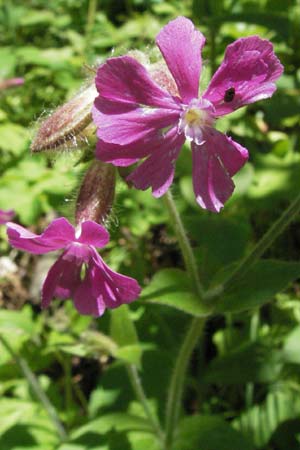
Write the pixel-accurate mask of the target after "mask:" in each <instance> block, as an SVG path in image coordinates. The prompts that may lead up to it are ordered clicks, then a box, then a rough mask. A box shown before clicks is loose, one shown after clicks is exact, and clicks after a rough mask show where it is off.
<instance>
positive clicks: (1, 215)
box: [0, 209, 16, 225]
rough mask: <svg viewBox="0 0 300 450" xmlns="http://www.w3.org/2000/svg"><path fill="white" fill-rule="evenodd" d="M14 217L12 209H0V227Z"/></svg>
mask: <svg viewBox="0 0 300 450" xmlns="http://www.w3.org/2000/svg"><path fill="white" fill-rule="evenodd" d="M15 215H16V213H15V211H14V210H13V209H9V210H7V211H4V210H3V209H0V225H4V224H5V223H7V222H9V221H10V220H12V219H13V218H14V216H15Z"/></svg>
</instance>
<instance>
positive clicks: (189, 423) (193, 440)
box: [174, 415, 254, 450]
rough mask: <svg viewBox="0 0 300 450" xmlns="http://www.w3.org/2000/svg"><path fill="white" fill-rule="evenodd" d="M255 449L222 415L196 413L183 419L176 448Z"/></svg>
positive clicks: (205, 449)
mask: <svg viewBox="0 0 300 450" xmlns="http://www.w3.org/2000/svg"><path fill="white" fill-rule="evenodd" d="M200 449H201V450H241V449H243V450H254V449H253V447H252V446H251V444H250V443H249V442H248V440H247V439H246V438H245V437H244V436H243V435H242V434H241V433H239V432H238V431H236V430H234V429H233V428H232V427H231V426H230V425H229V424H227V423H226V422H225V421H224V420H223V419H222V418H221V417H218V416H206V415H203V416H202V415H195V416H192V417H187V418H184V419H183V420H182V422H181V423H180V425H179V431H178V437H177V440H176V442H175V445H174V450H200Z"/></svg>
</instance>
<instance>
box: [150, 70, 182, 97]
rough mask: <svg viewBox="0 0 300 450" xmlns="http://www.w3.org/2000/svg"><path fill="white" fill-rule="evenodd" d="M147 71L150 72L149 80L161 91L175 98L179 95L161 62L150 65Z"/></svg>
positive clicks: (170, 76)
mask: <svg viewBox="0 0 300 450" xmlns="http://www.w3.org/2000/svg"><path fill="white" fill-rule="evenodd" d="M148 70H149V71H150V74H151V78H152V79H153V80H154V81H155V82H156V83H157V84H158V85H159V86H160V87H162V88H163V89H166V91H168V92H169V93H170V94H171V95H174V96H175V97H176V96H178V95H179V93H178V88H177V86H176V83H175V81H174V78H173V77H172V75H171V73H170V71H169V69H168V67H167V65H166V64H165V63H163V62H160V61H159V62H156V63H154V64H150V66H149V68H148Z"/></svg>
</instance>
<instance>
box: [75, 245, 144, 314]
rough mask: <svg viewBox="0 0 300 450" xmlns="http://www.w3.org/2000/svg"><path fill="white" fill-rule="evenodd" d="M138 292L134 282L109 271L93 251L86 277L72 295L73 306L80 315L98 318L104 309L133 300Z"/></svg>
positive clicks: (137, 286) (138, 288) (138, 287)
mask: <svg viewBox="0 0 300 450" xmlns="http://www.w3.org/2000/svg"><path fill="white" fill-rule="evenodd" d="M140 291H141V288H140V286H139V285H138V283H137V281H136V280H134V279H133V278H130V277H127V276H125V275H121V274H119V273H116V272H114V271H113V270H111V269H110V268H109V267H108V266H107V265H106V264H105V263H104V262H103V260H102V258H101V257H100V256H99V255H98V253H97V252H96V251H95V252H94V256H93V259H92V260H91V261H90V263H89V267H88V269H87V273H86V277H85V279H84V280H83V281H82V282H81V284H80V286H78V287H77V289H76V292H75V294H74V305H75V307H76V309H77V310H78V311H79V312H80V314H85V315H93V316H96V317H98V316H101V315H102V314H103V313H104V311H105V309H106V308H116V307H118V306H120V305H122V304H123V303H129V302H131V301H133V300H135V299H136V298H137V297H138V296H139V294H140Z"/></svg>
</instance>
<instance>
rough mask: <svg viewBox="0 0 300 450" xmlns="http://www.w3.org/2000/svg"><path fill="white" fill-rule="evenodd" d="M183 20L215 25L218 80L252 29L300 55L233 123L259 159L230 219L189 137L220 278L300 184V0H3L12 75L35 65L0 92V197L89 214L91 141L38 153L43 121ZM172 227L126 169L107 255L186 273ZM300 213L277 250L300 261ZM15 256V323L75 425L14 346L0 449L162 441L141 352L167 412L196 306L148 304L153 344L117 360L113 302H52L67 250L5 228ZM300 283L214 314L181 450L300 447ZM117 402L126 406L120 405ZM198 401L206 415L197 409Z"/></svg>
mask: <svg viewBox="0 0 300 450" xmlns="http://www.w3.org/2000/svg"><path fill="white" fill-rule="evenodd" d="M178 15H185V16H188V17H190V18H191V19H192V20H193V21H194V23H195V24H196V26H197V27H198V28H199V29H200V30H201V31H202V32H203V33H204V34H205V36H206V37H207V44H206V46H205V49H204V56H203V58H204V61H205V68H204V73H203V79H202V85H203V86H205V84H207V82H208V81H209V79H210V76H211V73H212V71H214V69H215V68H216V67H217V66H218V64H219V63H220V62H221V61H222V58H223V54H224V50H225V48H226V46H227V45H228V44H229V43H231V42H232V41H233V40H235V39H237V38H239V37H242V36H249V35H252V34H258V35H259V36H261V37H263V38H266V39H270V40H271V41H272V43H273V44H274V48H275V52H276V54H277V55H278V57H279V58H280V60H281V62H282V63H283V65H284V68H285V72H284V75H283V76H282V77H281V79H280V80H279V82H278V90H277V92H276V93H275V95H274V96H273V98H272V99H271V100H266V101H263V102H260V103H257V104H253V105H250V106H249V107H248V108H242V109H240V110H238V111H236V112H235V113H233V114H231V115H230V116H229V117H225V118H224V119H221V120H219V122H218V125H217V127H218V128H219V129H220V130H222V131H224V132H225V131H226V133H228V134H229V135H231V136H232V137H233V138H234V139H235V140H237V141H238V142H239V143H241V144H242V145H244V146H245V147H246V148H248V150H249V152H250V155H251V156H250V162H249V163H248V164H247V165H246V166H245V168H244V169H243V170H242V171H241V172H240V173H239V174H238V175H237V176H236V177H235V183H236V191H235V193H234V195H233V197H232V198H231V200H230V201H229V202H228V204H227V205H226V207H225V208H224V210H223V211H222V212H221V213H220V214H219V215H218V216H216V215H213V214H210V213H208V212H206V211H203V210H201V209H200V208H199V207H198V206H197V204H196V203H195V200H194V194H193V192H192V181H191V155H190V152H189V150H188V148H186V149H184V151H182V152H181V156H180V159H179V161H178V163H177V168H176V180H175V186H174V190H173V192H174V196H175V199H176V202H177V204H178V207H179V209H180V211H181V213H182V215H183V217H184V221H185V225H186V228H187V230H188V232H189V235H190V237H191V238H192V242H193V245H194V247H195V252H196V255H197V260H198V263H199V268H200V272H201V277H202V279H203V281H204V284H208V283H209V281H210V280H211V278H212V277H214V276H215V275H216V274H217V272H218V271H220V270H222V269H223V268H224V267H226V266H228V265H230V264H232V263H233V262H234V261H237V260H238V259H240V258H241V257H242V256H243V255H244V253H245V251H246V250H247V249H248V248H249V247H250V246H251V245H252V244H253V243H254V242H256V241H257V239H258V238H259V237H260V236H261V235H262V234H263V232H264V231H266V230H267V228H268V227H269V226H270V224H271V223H272V222H273V221H274V220H275V219H276V218H277V217H278V216H279V215H280V213H281V211H282V210H283V209H284V208H285V207H286V206H287V205H288V204H289V202H290V200H291V199H293V198H294V197H295V195H296V194H297V193H298V192H299V188H300V154H299V139H300V135H299V125H300V68H299V67H300V46H299V42H300V3H299V1H298V0H256V1H251V0H247V1H246V0H245V1H243V0H241V1H231V0H212V1H208V0H207V1H205V0H202V1H201V0H194V1H192V0H181V1H179V0H178V1H176V0H170V1H161V0H118V1H112V0H98V1H97V0H89V1H80V0H51V1H48V2H46V1H45V0H31V1H29V0H25V1H24V0H23V1H21V0H20V1H17V0H15V1H13V0H2V1H0V61H1V64H0V79H1V80H2V79H7V78H11V77H24V78H25V83H24V85H23V86H20V87H15V88H11V89H9V90H6V91H2V92H0V208H1V209H8V208H14V209H15V210H16V212H17V218H16V220H18V221H19V222H20V223H21V224H23V225H24V226H30V227H31V229H32V230H34V231H35V232H41V230H42V229H43V227H44V226H45V224H46V223H48V222H49V221H50V220H51V219H52V218H53V217H54V216H56V215H65V216H67V217H69V218H71V219H72V211H73V203H74V199H75V197H76V191H77V189H78V184H79V182H80V180H81V178H82V174H83V172H84V170H85V168H86V162H84V161H82V159H83V158H82V152H81V151H80V148H79V149H78V148H77V149H74V150H68V151H66V150H61V151H58V152H55V151H49V152H47V153H46V154H38V155H31V154H30V150H29V145H30V141H31V139H32V136H33V135H34V132H35V130H36V129H37V128H38V126H39V123H40V122H41V121H42V120H43V119H44V118H46V117H48V115H49V114H51V111H53V110H54V109H55V108H56V107H57V106H58V105H60V104H62V103H63V102H64V101H66V100H67V99H69V98H71V97H72V96H73V95H74V94H75V93H76V92H77V91H78V89H80V87H81V85H82V84H83V83H85V82H86V80H87V79H89V78H90V77H91V72H90V70H89V69H88V68H87V66H89V65H91V66H94V65H95V64H98V63H99V62H101V61H103V60H104V59H105V58H107V57H108V56H110V55H112V54H123V53H126V52H127V51H128V50H131V49H140V50H143V51H146V52H147V51H151V49H152V47H153V46H154V39H155V36H156V34H157V33H158V31H159V30H160V29H161V27H162V26H163V25H165V24H166V23H167V22H168V21H169V20H171V19H172V18H175V17H176V16H178ZM167 222H168V221H167V216H166V211H165V209H164V207H163V203H162V202H161V201H159V200H156V199H154V198H153V197H152V196H151V193H150V192H149V191H146V192H140V191H135V190H129V189H128V188H127V186H126V185H125V184H124V183H122V181H119V182H118V185H117V196H116V201H115V205H114V208H113V212H112V217H111V220H110V225H109V231H110V233H111V236H112V240H111V243H110V245H109V248H108V251H107V254H105V255H104V256H105V257H106V261H107V262H108V263H109V264H110V265H111V266H112V267H113V268H114V269H116V270H119V271H121V272H123V273H127V274H129V275H131V276H134V277H136V278H137V279H138V280H139V281H140V283H141V284H142V285H147V284H148V283H149V280H150V279H151V278H152V277H153V275H154V274H155V273H156V272H159V271H163V270H164V269H165V268H170V267H171V268H173V269H174V268H175V269H176V270H180V269H182V267H183V263H182V261H181V258H180V255H179V253H178V249H177V245H176V240H175V237H174V235H173V231H172V230H171V229H170V228H169V226H168V224H167ZM299 224H300V219H298V220H297V221H296V222H295V223H294V224H293V225H292V226H290V228H289V229H288V230H287V231H286V232H285V233H284V234H283V235H282V236H281V237H280V238H279V239H278V240H277V242H276V244H275V245H274V246H273V247H272V249H270V250H269V251H268V254H267V255H266V256H267V257H269V258H274V259H278V258H280V259H282V260H286V261H293V260H299V251H300V227H299ZM0 252H1V258H0V307H1V309H0V333H1V334H2V335H3V336H4V337H6V339H8V340H9V342H10V345H11V346H12V348H13V351H14V353H15V359H16V358H17V359H18V358H19V360H18V361H19V363H20V361H23V362H24V361H25V362H26V364H27V365H28V366H29V367H30V368H31V370H32V371H33V372H34V373H35V375H36V377H37V379H38V380H39V383H40V385H41V386H42V387H43V389H44V391H45V392H46V394H47V396H48V398H49V399H50V401H51V402H52V404H53V405H54V407H55V409H56V411H57V413H58V414H59V416H60V419H61V420H62V422H63V423H64V426H65V428H66V430H67V433H68V436H69V438H68V441H67V442H66V443H62V442H61V438H60V436H59V435H58V433H57V430H56V429H55V428H54V427H53V423H52V421H51V420H50V418H49V415H48V414H47V412H46V411H45V410H44V408H43V406H42V405H41V404H40V403H39V401H38V400H37V398H36V396H35V394H34V392H33V391H32V389H31V388H30V387H29V386H28V381H27V379H26V377H25V376H24V370H22V367H21V368H20V367H19V366H18V365H17V364H16V360H15V359H14V358H12V355H11V354H10V353H9V352H8V351H7V350H5V348H4V347H3V346H2V345H1V344H0V396H1V397H0V448H1V449H5V450H10V449H11V450H17V449H19V450H20V449H27V450H29V449H43V450H53V449H59V450H85V449H93V450H96V449H97V450H129V449H132V450H144V449H149V450H156V449H157V444H156V442H155V440H154V439H153V437H152V436H151V435H150V434H149V432H147V429H146V428H147V427H146V425H145V423H144V421H143V414H142V411H141V409H140V406H139V405H138V404H137V402H136V401H133V400H132V397H133V395H132V393H131V391H130V387H128V384H127V380H126V377H125V376H124V367H123V366H124V361H125V362H126V361H127V362H128V361H129V362H134V363H136V362H137V361H138V362H139V360H140V358H139V356H140V354H141V353H143V359H142V376H143V378H144V381H145V386H146V390H147V391H148V393H149V397H150V398H151V407H152V408H153V410H155V411H156V412H157V414H158V416H160V417H162V416H163V413H164V409H165V398H166V391H167V377H168V375H169V373H170V372H171V369H172V366H173V361H174V358H175V355H176V352H177V350H178V342H179V341H180V340H181V339H182V337H183V334H184V330H185V327H186V324H187V322H188V320H189V317H188V315H183V314H182V313H180V312H178V311H177V310H176V309H171V308H170V309H169V308H168V307H167V306H162V305H151V304H147V302H146V301H143V300H141V301H139V302H136V303H135V304H134V305H132V308H131V311H130V313H128V311H127V312H126V314H128V315H129V316H128V317H127V319H126V317H125V319H124V320H128V321H129V319H130V320H131V321H132V323H134V324H135V326H136V328H137V333H138V335H139V338H140V342H142V344H139V348H138V351H136V350H137V349H136V347H135V348H132V345H131V344H132V342H129V344H130V345H131V348H129V350H128V348H127V350H128V353H126V349H125V351H123V353H120V354H113V359H112V354H111V352H110V350H109V348H108V347H107V345H106V344H107V343H106V341H105V339H103V335H102V333H104V334H106V335H110V336H112V335H113V334H114V333H115V331H113V329H114V327H113V326H112V323H113V318H112V316H113V315H111V314H110V313H109V312H107V313H106V314H105V316H104V317H103V318H101V319H98V320H94V319H90V318H86V317H80V316H78V314H77V313H76V311H74V309H73V307H72V304H71V303H70V302H66V304H61V303H59V302H56V303H55V304H54V305H53V306H52V307H51V309H50V311H46V312H42V313H41V312H40V308H39V288H40V285H41V282H42V279H43V276H44V274H45V273H46V271H47V269H48V268H49V266H50V264H51V263H52V262H53V261H54V259H53V257H52V256H51V255H50V256H47V257H43V258H40V257H33V256H30V255H27V254H21V253H18V252H16V251H14V250H11V249H10V248H9V246H8V243H7V241H6V237H5V228H4V227H2V228H1V230H0ZM163 274H166V272H164V271H163ZM168 276H170V277H172V276H174V273H173V275H172V273H171V275H168ZM152 284H153V282H152ZM183 284H184V283H183ZM154 287H155V284H154ZM299 288H300V287H299V283H297V282H295V283H293V284H291V285H289V288H288V289H287V290H286V291H285V292H284V293H281V294H276V295H275V296H274V294H275V291H274V293H272V295H271V294H270V298H268V300H271V299H272V300H273V301H272V302H268V303H266V304H265V305H263V306H261V307H259V304H258V305H257V307H256V308H254V309H253V310H252V311H251V313H250V312H248V311H246V312H245V311H241V312H237V313H233V312H227V313H225V314H223V315H221V314H220V315H219V316H215V317H213V318H211V319H209V320H208V322H207V325H206V331H205V334H204V337H203V340H202V342H200V343H199V347H198V349H197V352H195V355H194V358H193V361H192V364H191V367H190V371H189V376H188V381H187V386H186V387H187V392H186V395H185V399H184V408H185V411H186V413H187V414H188V415H190V416H191V417H190V419H191V420H190V421H187V422H184V423H183V424H182V427H181V431H180V435H179V438H178V443H177V444H176V445H177V447H176V450H227V449H228V450H241V449H248V448H249V449H263V450H271V449H272V450H287V449H289V450H296V449H300V419H299V417H300V289H299ZM178 289H179V290H180V289H182V290H183V291H184V289H185V288H182V285H181V286H179V287H178ZM154 290H155V289H154ZM249 290H251V286H250V287H249ZM149 292H150V293H151V289H150V291H149V288H148V291H147V290H146V293H145V296H146V295H149ZM180 292H181V291H180ZM271 292H272V290H271ZM150 296H151V295H150ZM241 296H243V293H241ZM241 300H242V299H241ZM162 303H163V301H162ZM124 314H125V313H124ZM129 323H131V322H130V321H129ZM125 344H126V343H125ZM125 344H124V345H125ZM134 345H137V344H134ZM125 346H126V345H125ZM133 347H134V346H133ZM124 355H125V356H124ZM21 366H22V364H21ZM116 411H118V414H119V415H118V416H116V415H112V414H115V412H116ZM199 411H201V413H202V416H198V415H197V416H193V414H195V413H198V412H199ZM199 417H200V419H199ZM195 430H196V431H195Z"/></svg>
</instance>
